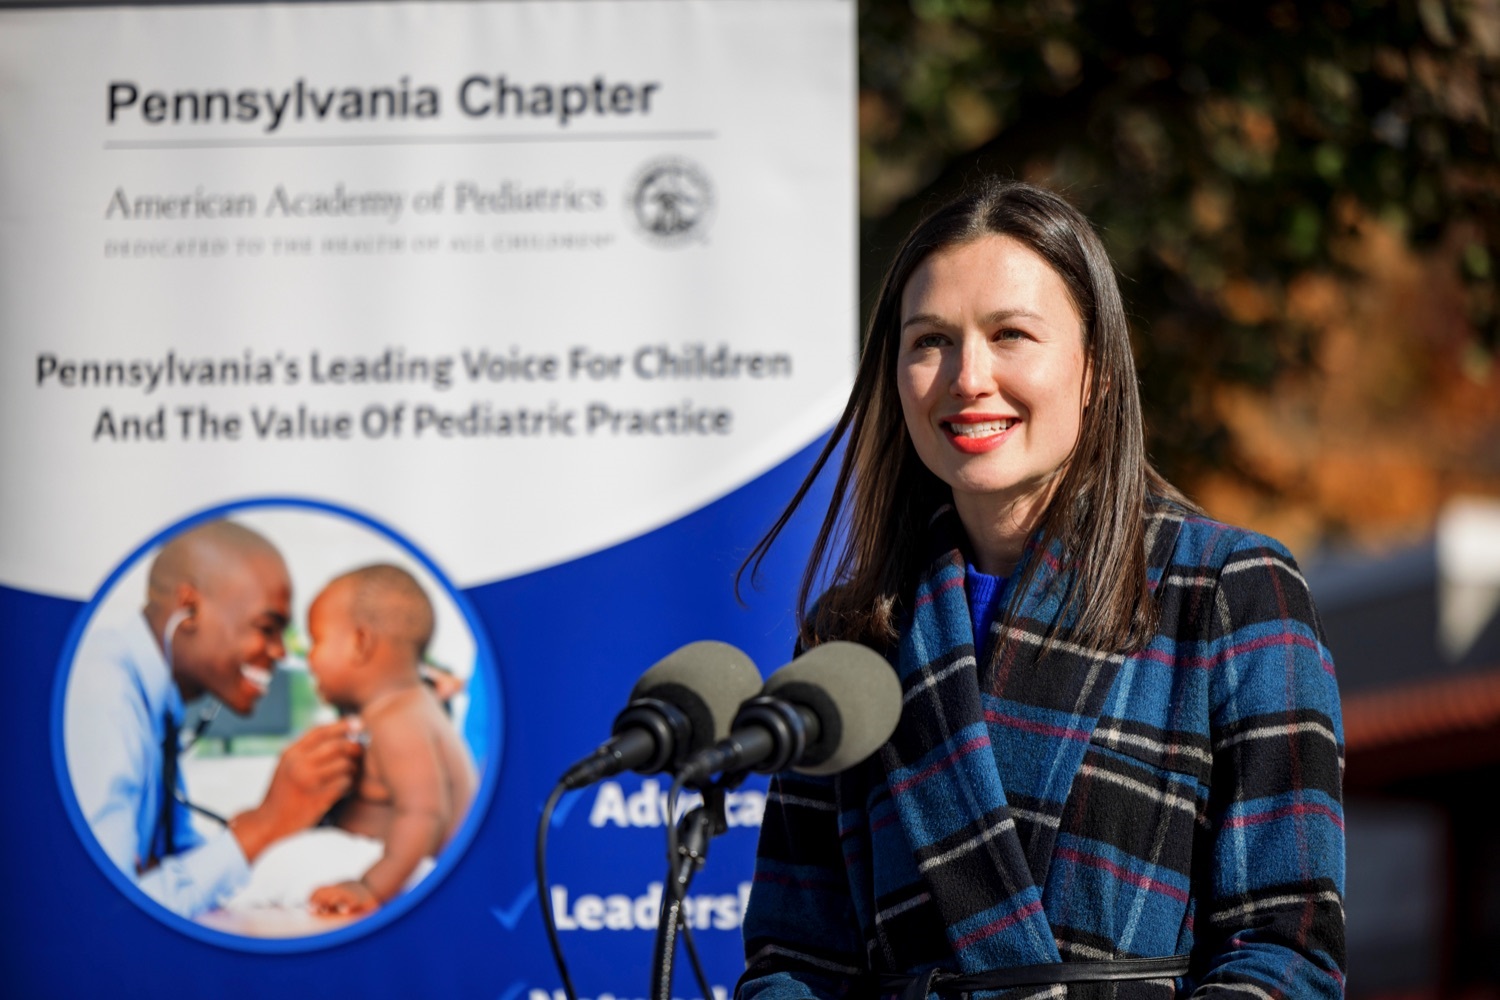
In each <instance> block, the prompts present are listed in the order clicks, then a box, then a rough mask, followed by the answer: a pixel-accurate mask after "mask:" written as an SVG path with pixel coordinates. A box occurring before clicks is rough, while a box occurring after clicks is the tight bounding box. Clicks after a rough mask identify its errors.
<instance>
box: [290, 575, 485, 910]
mask: <svg viewBox="0 0 1500 1000" xmlns="http://www.w3.org/2000/svg"><path fill="white" fill-rule="evenodd" d="M307 619H308V633H309V636H310V638H311V640H312V648H311V649H310V650H309V652H308V656H307V665H308V668H309V670H310V671H311V672H312V676H313V679H314V681H316V683H317V686H318V693H319V694H320V695H321V696H322V697H323V699H324V700H325V701H327V702H328V703H329V704H330V705H333V706H334V707H335V708H337V709H339V710H340V711H341V712H342V713H344V714H345V715H348V716H356V717H358V719H359V720H360V722H361V723H362V726H363V737H364V739H365V741H366V745H365V752H364V760H363V764H362V768H361V771H360V774H359V775H358V777H357V778H356V780H355V785H354V790H353V792H351V793H350V795H349V796H348V797H347V798H345V799H344V800H343V801H341V802H340V803H339V804H338V805H337V806H335V807H334V810H333V811H332V813H330V818H331V820H332V822H333V823H334V825H335V826H337V827H339V828H340V829H342V830H344V831H347V832H348V833H351V834H355V835H358V836H362V837H367V838H371V839H372V840H374V841H378V842H379V843H380V844H382V845H383V850H382V851H381V854H380V857H379V860H377V861H375V862H374V864H372V865H371V866H370V867H369V868H368V869H367V870H366V871H365V872H364V874H362V875H360V876H359V877H358V878H355V879H351V880H348V881H340V882H334V883H332V884H327V885H323V886H321V887H320V888H318V889H316V890H315V891H314V892H313V893H312V895H311V897H310V899H309V900H308V903H309V905H310V906H311V907H312V909H313V910H314V911H315V912H319V913H330V914H359V913H365V912H368V911H371V910H374V909H375V908H376V907H378V906H380V905H381V904H382V903H385V902H387V901H388V900H390V899H391V898H392V897H394V896H396V895H397V894H399V893H400V892H401V891H402V889H403V888H404V887H405V886H406V885H407V884H408V883H409V882H410V881H412V880H413V876H414V875H420V874H422V872H421V871H420V870H419V869H421V867H422V866H423V865H424V863H428V862H427V859H429V858H432V857H434V856H436V855H437V853H438V852H439V851H440V850H441V849H442V848H443V846H444V845H445V844H447V842H448V841H449V840H450V839H451V838H452V836H453V834H454V832H455V831H456V830H457V829H458V827H459V825H460V824H461V823H462V822H463V818H464V816H465V815H466V814H467V812H468V810H469V805H470V803H471V802H472V801H473V799H474V792H475V788H476V786H477V784H478V780H477V776H476V772H475V768H474V762H473V760H472V759H471V758H470V756H469V752H468V749H467V747H465V745H464V743H463V740H462V739H461V738H460V737H459V735H458V733H457V732H456V731H455V730H454V728H453V723H452V722H451V721H450V720H449V718H448V716H447V715H446V714H445V713H444V711H443V708H442V705H441V704H440V703H439V701H438V699H437V698H436V697H435V696H434V694H433V693H432V690H431V689H430V688H429V687H428V686H427V685H426V684H424V683H423V681H422V677H421V674H420V672H419V670H420V667H421V664H422V656H423V654H424V652H425V651H426V648H427V643H428V641H429V640H430V639H431V638H432V628H433V611H432V603H431V601H429V600H428V598H427V595H426V594H425V593H424V592H423V590H422V588H421V585H419V584H418V583H417V581H416V580H415V579H413V578H412V576H411V574H410V573H407V572H406V571H405V570H403V569H400V568H398V567H396V566H388V565H377V566H367V567H365V568H363V569H358V570H355V571H353V572H351V573H346V574H344V575H343V576H341V577H339V578H338V579H336V580H334V581H333V582H332V583H330V584H329V585H328V586H327V587H325V588H324V589H323V592H322V593H321V594H319V595H318V597H317V599H316V600H314V601H313V604H312V607H311V609H310V610H309V611H308V616H307Z"/></svg>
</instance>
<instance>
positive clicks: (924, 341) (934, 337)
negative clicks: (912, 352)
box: [911, 333, 947, 349]
mask: <svg viewBox="0 0 1500 1000" xmlns="http://www.w3.org/2000/svg"><path fill="white" fill-rule="evenodd" d="M945 343H947V341H946V339H945V338H944V337H943V335H942V334H940V333H924V334H922V335H921V336H920V337H918V338H917V339H916V340H914V341H912V344H911V346H912V347H913V348H916V349H920V348H924V347H942V346H943V344H945Z"/></svg>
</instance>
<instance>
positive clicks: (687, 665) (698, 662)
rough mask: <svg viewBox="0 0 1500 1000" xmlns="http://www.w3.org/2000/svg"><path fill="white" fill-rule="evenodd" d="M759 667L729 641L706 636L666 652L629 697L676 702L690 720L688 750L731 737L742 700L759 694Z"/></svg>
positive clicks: (645, 674)
mask: <svg viewBox="0 0 1500 1000" xmlns="http://www.w3.org/2000/svg"><path fill="white" fill-rule="evenodd" d="M760 687H761V680H760V671H759V670H756V669H755V663H754V662H753V661H752V660H751V659H750V657H748V656H746V655H745V654H744V653H743V652H741V651H740V650H738V649H736V648H735V647H734V646H731V645H729V643H727V642H717V641H715V640H712V639H704V640H702V641H700V642H691V643H688V644H687V645H686V646H683V647H682V648H681V649H679V650H677V651H675V652H673V653H669V654H667V656H665V657H664V658H662V659H661V660H658V661H657V662H656V664H655V665H654V666H653V667H652V668H651V669H650V670H647V671H646V672H645V673H644V674H642V675H641V679H640V680H638V681H636V684H635V688H634V689H633V690H632V691H631V692H630V700H631V701H635V700H636V699H637V698H657V699H660V700H661V701H665V702H668V703H669V704H672V705H675V706H676V707H677V708H678V709H680V710H681V712H682V714H684V715H686V716H687V717H688V721H689V722H690V723H691V724H692V727H693V735H692V741H691V743H690V745H689V746H688V747H687V748H686V749H687V751H688V752H689V753H692V752H696V751H698V750H703V749H706V748H708V747H711V746H713V745H714V744H715V743H717V742H719V741H720V740H722V739H724V738H725V737H727V736H728V735H729V727H730V726H731V725H732V724H733V723H734V716H735V713H736V712H738V711H739V708H740V703H741V702H743V701H745V700H746V699H749V698H754V697H755V696H756V695H757V694H759V693H760Z"/></svg>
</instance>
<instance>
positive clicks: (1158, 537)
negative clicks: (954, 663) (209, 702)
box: [982, 514, 1181, 885]
mask: <svg viewBox="0 0 1500 1000" xmlns="http://www.w3.org/2000/svg"><path fill="white" fill-rule="evenodd" d="M1180 525H1181V519H1180V518H1176V517H1169V516H1166V515H1162V514H1153V515H1152V516H1151V517H1150V520H1149V522H1148V524H1147V538H1146V551H1147V562H1148V568H1149V572H1150V577H1149V579H1150V581H1151V583H1152V586H1153V587H1154V586H1155V583H1156V581H1157V580H1159V579H1160V575H1161V567H1162V566H1164V565H1165V562H1166V560H1167V559H1168V558H1169V556H1170V553H1171V551H1172V548H1173V545H1174V544H1175V541H1176V535H1177V528H1178V527H1180ZM1032 558H1043V559H1046V560H1047V561H1046V562H1045V563H1043V565H1042V566H1041V567H1040V568H1039V570H1038V572H1037V575H1036V577H1035V579H1034V581H1033V585H1032V586H1031V587H1030V588H1028V590H1027V593H1025V594H1023V595H1021V596H1020V597H1019V598H1018V601H1019V603H1018V605H1017V608H1016V614H1015V616H1014V620H1013V623H1012V624H1011V626H1010V628H1009V629H1008V631H1006V632H1004V633H1003V634H1001V635H999V636H998V637H997V641H995V642H994V643H992V646H993V648H994V654H993V656H992V657H991V659H990V662H989V663H988V664H987V668H988V669H987V670H986V671H985V672H984V677H983V678H982V685H983V687H982V689H983V690H984V691H985V692H986V695H985V697H984V699H983V701H984V706H985V712H986V719H987V721H988V722H989V723H990V739H991V742H992V743H993V745H994V748H995V756H996V760H997V762H998V765H999V766H1000V768H1001V769H1002V772H1003V773H1004V775H1005V781H1006V789H1007V793H1008V795H1009V801H1010V807H1011V813H1012V815H1013V816H1014V817H1015V819H1016V824H1017V829H1018V836H1019V838H1020V841H1021V843H1022V846H1023V849H1024V851H1025V855H1026V859H1027V865H1028V867H1029V869H1030V871H1031V874H1032V877H1033V879H1034V880H1035V882H1036V884H1037V885H1046V884H1047V874H1048V871H1049V869H1050V867H1051V862H1052V852H1053V845H1054V843H1055V842H1056V839H1057V831H1058V827H1059V825H1060V822H1061V817H1062V815H1063V813H1064V811H1065V808H1066V805H1067V801H1068V797H1069V795H1070V793H1071V790H1072V787H1073V783H1074V779H1075V778H1076V777H1077V776H1078V773H1079V769H1080V767H1081V766H1082V764H1083V760H1084V755H1085V754H1086V752H1087V751H1088V747H1089V743H1090V742H1091V741H1092V739H1093V737H1094V731H1095V729H1096V728H1097V727H1098V725H1099V719H1100V716H1101V714H1102V713H1103V711H1104V709H1105V706H1106V704H1107V703H1108V701H1109V696H1110V693H1111V692H1112V691H1113V689H1114V686H1115V681H1116V678H1117V677H1118V675H1119V672H1120V667H1121V665H1122V664H1123V663H1124V662H1125V657H1124V655H1123V654H1121V653H1118V652H1114V651H1111V650H1106V649H1099V648H1095V647H1090V646H1086V645H1082V644H1080V643H1077V642H1074V641H1072V639H1071V637H1070V632H1071V631H1072V629H1071V626H1072V623H1073V620H1072V617H1071V616H1070V615H1065V614H1064V612H1063V608H1062V601H1063V598H1064V596H1065V595H1066V593H1067V588H1068V584H1069V582H1070V581H1069V573H1070V572H1071V571H1070V570H1069V569H1068V568H1067V567H1065V566H1061V565H1059V563H1058V561H1057V554H1056V553H1055V552H1048V553H1038V552H1033V553H1032ZM1018 572H1019V571H1018ZM1056 623H1060V624H1061V627H1060V628H1059V629H1058V631H1057V634H1056V638H1055V639H1054V641H1053V644H1052V646H1051V648H1050V649H1049V650H1048V651H1047V653H1046V655H1045V656H1044V655H1043V654H1042V645H1043V641H1044V639H1045V638H1046V636H1047V634H1048V632H1049V630H1051V629H1052V627H1053V625H1054V624H1056ZM998 627H999V626H998V625H997V628H998Z"/></svg>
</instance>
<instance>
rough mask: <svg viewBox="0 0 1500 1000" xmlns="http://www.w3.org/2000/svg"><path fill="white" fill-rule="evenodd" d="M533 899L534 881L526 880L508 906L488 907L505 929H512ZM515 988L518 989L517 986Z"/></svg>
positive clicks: (534, 891) (534, 893)
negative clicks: (522, 887) (524, 885)
mask: <svg viewBox="0 0 1500 1000" xmlns="http://www.w3.org/2000/svg"><path fill="white" fill-rule="evenodd" d="M533 899H536V883H535V882H528V883H526V888H524V889H522V890H521V893H520V895H518V896H517V897H516V898H515V901H514V902H512V903H511V904H510V906H508V907H503V908H502V907H499V906H492V907H490V912H491V913H493V914H494V915H495V919H496V920H498V921H500V923H501V924H502V925H503V926H504V927H505V929H506V930H508V931H513V930H515V929H516V924H518V923H520V922H521V914H522V913H523V912H524V911H525V910H526V907H527V905H528V904H530V903H531V901H532V900H533ZM515 988H517V989H519V986H517V987H515Z"/></svg>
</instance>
